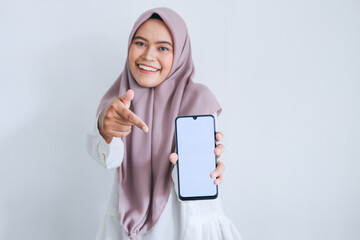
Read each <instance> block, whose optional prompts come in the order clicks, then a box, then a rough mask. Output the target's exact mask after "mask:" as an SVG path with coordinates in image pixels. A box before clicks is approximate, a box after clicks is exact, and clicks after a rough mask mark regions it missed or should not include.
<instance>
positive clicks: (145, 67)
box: [137, 64, 160, 74]
mask: <svg viewBox="0 0 360 240" xmlns="http://www.w3.org/2000/svg"><path fill="white" fill-rule="evenodd" d="M137 66H138V68H139V70H140V72H142V73H145V74H151V73H157V72H158V71H160V69H158V68H154V67H151V66H148V65H145V64H137Z"/></svg>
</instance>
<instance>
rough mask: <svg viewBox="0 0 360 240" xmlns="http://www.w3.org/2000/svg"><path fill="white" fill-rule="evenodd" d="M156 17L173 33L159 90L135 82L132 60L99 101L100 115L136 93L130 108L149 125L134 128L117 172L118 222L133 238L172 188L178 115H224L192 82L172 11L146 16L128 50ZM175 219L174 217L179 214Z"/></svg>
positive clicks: (184, 40)
mask: <svg viewBox="0 0 360 240" xmlns="http://www.w3.org/2000/svg"><path fill="white" fill-rule="evenodd" d="M154 13H156V14H158V15H159V16H160V17H161V19H162V20H163V21H164V23H165V24H166V26H167V27H168V29H169V30H170V32H171V34H172V37H173V43H174V48H173V51H174V55H173V56H174V60H173V65H172V68H171V71H170V73H169V75H168V76H167V78H166V79H165V81H164V82H162V83H161V84H160V85H158V86H157V87H153V88H146V87H142V86H140V85H138V84H137V82H136V81H135V79H134V78H133V76H132V74H131V71H130V68H129V63H128V58H127V60H126V63H125V68H124V70H123V72H122V73H121V75H120V77H119V78H118V79H117V80H116V81H115V83H114V84H113V85H112V86H111V88H110V89H109V90H108V91H107V93H106V94H105V95H104V97H103V98H102V100H101V103H100V105H99V108H98V113H99V112H100V111H101V110H102V109H103V108H104V106H105V105H107V104H108V103H109V102H111V101H112V100H113V99H114V98H116V97H119V96H123V95H124V94H125V92H126V91H127V90H128V89H132V90H133V91H134V93H135V96H134V99H133V100H132V102H131V106H130V110H131V111H133V112H134V113H135V114H136V115H138V116H139V117H140V118H141V119H142V120H143V121H144V122H145V123H146V124H147V125H148V127H149V131H148V132H147V133H145V132H143V131H142V130H141V129H139V128H137V127H133V128H132V131H131V133H130V134H129V135H128V136H126V137H124V138H123V139H122V140H123V142H124V148H125V151H124V159H123V162H122V164H121V166H120V167H119V168H118V173H119V174H118V176H119V179H118V183H119V185H118V187H119V214H120V223H121V225H122V226H123V228H124V230H125V231H126V232H127V234H128V235H129V237H130V238H131V239H137V238H138V235H140V234H144V233H146V232H148V231H149V230H150V229H151V228H152V227H153V226H154V225H155V223H156V222H157V221H158V220H159V218H160V216H161V213H162V212H163V210H164V208H165V206H166V203H167V201H168V198H169V194H170V191H171V187H172V179H171V170H172V165H171V164H170V161H169V155H170V153H172V152H175V140H174V136H175V118H176V117H177V116H179V115H195V114H213V113H215V112H217V113H218V114H220V112H221V108H220V105H219V103H218V102H217V100H216V99H215V97H214V96H213V94H212V93H211V92H210V90H209V89H208V88H207V87H205V86H204V85H201V84H196V83H194V82H193V81H192V79H193V77H194V75H195V69H194V64H193V61H192V57H191V46H190V39H189V36H188V32H187V28H186V25H185V22H184V21H183V19H182V18H181V17H180V16H179V15H178V14H177V13H176V12H174V11H173V10H171V9H169V8H155V9H151V10H148V11H146V12H145V13H143V14H142V15H141V16H140V17H139V19H138V20H137V21H136V22H135V24H134V27H133V29H132V31H131V33H130V37H129V43H128V49H129V48H130V45H131V43H132V39H133V37H134V34H135V33H136V30H137V29H138V28H139V27H140V26H141V24H142V23H144V22H145V21H146V20H148V19H149V18H150V17H151V16H152V15H153V14H154ZM175 217H176V216H175Z"/></svg>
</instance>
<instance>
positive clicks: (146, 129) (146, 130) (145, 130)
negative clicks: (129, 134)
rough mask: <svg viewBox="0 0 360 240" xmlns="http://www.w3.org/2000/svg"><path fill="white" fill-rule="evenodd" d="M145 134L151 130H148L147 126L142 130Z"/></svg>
mask: <svg viewBox="0 0 360 240" xmlns="http://www.w3.org/2000/svg"><path fill="white" fill-rule="evenodd" d="M141 129H142V130H143V131H144V132H148V131H149V129H148V127H147V126H142V128H141Z"/></svg>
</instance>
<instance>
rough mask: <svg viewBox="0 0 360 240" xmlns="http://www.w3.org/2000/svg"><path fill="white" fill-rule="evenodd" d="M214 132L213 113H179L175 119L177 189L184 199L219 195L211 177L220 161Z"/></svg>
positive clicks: (180, 196)
mask: <svg viewBox="0 0 360 240" xmlns="http://www.w3.org/2000/svg"><path fill="white" fill-rule="evenodd" d="M215 135H216V130H215V118H214V116H213V115H191V116H178V117H177V118H176V119H175V138H176V151H177V154H178V161H177V174H178V191H179V198H180V199H181V200H204V199H215V198H217V196H218V186H217V185H215V184H214V179H212V178H211V177H210V173H211V172H212V171H214V170H215V168H216V165H217V157H216V155H215V153H214V150H215V147H216V140H215Z"/></svg>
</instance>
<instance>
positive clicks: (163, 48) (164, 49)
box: [159, 47, 169, 51]
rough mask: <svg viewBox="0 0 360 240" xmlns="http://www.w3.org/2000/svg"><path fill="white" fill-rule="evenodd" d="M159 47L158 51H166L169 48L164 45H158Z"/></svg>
mask: <svg viewBox="0 0 360 240" xmlns="http://www.w3.org/2000/svg"><path fill="white" fill-rule="evenodd" d="M159 49H160V51H168V50H169V49H168V48H166V47H160V48H159Z"/></svg>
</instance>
